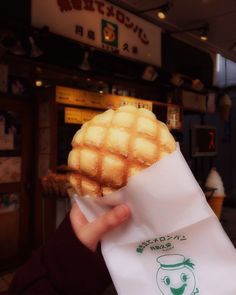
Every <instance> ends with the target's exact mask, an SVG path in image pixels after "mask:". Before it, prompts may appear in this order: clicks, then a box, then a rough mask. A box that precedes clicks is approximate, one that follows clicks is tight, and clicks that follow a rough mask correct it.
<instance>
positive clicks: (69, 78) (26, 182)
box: [0, 0, 236, 292]
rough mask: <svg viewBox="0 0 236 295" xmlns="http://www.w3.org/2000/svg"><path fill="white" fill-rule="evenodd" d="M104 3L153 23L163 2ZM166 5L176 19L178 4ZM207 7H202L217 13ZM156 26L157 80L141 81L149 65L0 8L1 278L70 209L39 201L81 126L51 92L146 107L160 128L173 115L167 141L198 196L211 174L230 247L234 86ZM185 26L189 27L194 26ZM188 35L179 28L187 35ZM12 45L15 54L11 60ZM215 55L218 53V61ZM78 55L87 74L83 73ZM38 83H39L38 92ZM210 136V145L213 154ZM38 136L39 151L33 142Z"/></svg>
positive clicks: (166, 28) (62, 199) (23, 5)
mask: <svg viewBox="0 0 236 295" xmlns="http://www.w3.org/2000/svg"><path fill="white" fill-rule="evenodd" d="M59 2H60V1H59ZM62 2H63V1H62ZM65 2H66V1H65ZM72 2H73V1H72ZM107 2H108V3H110V5H112V4H113V5H118V6H119V7H120V8H123V9H127V11H129V12H130V13H133V14H135V15H136V16H137V17H141V18H143V19H145V20H147V21H150V22H152V23H153V17H154V12H155V9H153V10H152V8H155V7H158V6H160V5H162V4H163V3H164V1H156V2H158V3H156V2H155V1H150V3H148V2H149V1H146V2H147V3H146V4H145V5H144V4H142V5H141V4H139V5H140V6H136V8H135V1H130V3H129V1H107ZM136 2H137V1H136ZM141 2H142V1H141ZM154 2H155V3H154ZM172 2H173V10H174V8H175V5H176V6H178V3H177V2H178V1H172ZM180 2H183V1H180ZM189 2H190V1H189ZM202 2H204V1H202ZM205 2H208V1H205ZM210 2H211V3H210ZM212 2H214V1H209V3H210V4H211V5H214V3H212ZM217 3H218V2H217ZM231 6H233V4H232V5H231ZM234 6H235V10H234V12H232V11H233V10H231V12H232V13H236V4H234ZM149 8H150V11H148V9H149ZM208 9H211V7H210V8H208ZM219 9H220V8H219ZM231 9H232V7H231ZM141 10H143V11H144V12H140V11H141ZM145 10H147V13H145ZM138 11H139V12H138ZM222 13H223V12H222ZM203 21H204V18H203ZM195 22H196V21H195ZM155 25H158V26H160V27H161V29H162V31H161V48H160V50H161V65H160V66H157V65H151V66H152V68H154V70H155V73H156V77H155V79H153V80H148V79H143V73H144V71H145V69H146V67H147V66H149V64H147V63H146V62H145V61H140V60H137V59H132V58H125V57H123V56H121V55H120V54H119V52H118V53H117V52H116V51H113V52H108V51H106V50H104V49H101V48H97V47H96V46H91V45H89V44H85V43H83V42H79V41H78V40H72V39H70V38H67V37H66V36H64V35H63V34H61V35H59V34H57V33H54V32H53V31H52V30H51V28H50V27H49V26H47V24H45V26H43V27H34V26H33V25H32V21H31V1H30V0H24V1H16V0H8V1H1V3H0V59H1V62H0V66H1V65H3V66H4V70H5V68H6V67H7V84H6V85H5V86H2V85H3V83H1V81H0V118H3V119H4V124H5V125H4V126H5V127H3V131H2V132H3V133H2V134H1V133H0V139H1V136H2V139H1V141H2V144H1V145H0V169H1V170H2V172H1V171H0V174H1V177H2V178H3V180H2V179H1V177H0V200H1V203H0V205H1V206H0V272H2V273H3V274H5V273H6V272H8V271H14V270H15V269H16V268H17V267H18V266H19V265H21V264H22V263H23V262H24V261H25V260H26V259H27V258H28V257H29V256H30V254H31V253H32V250H34V249H36V248H38V247H39V246H41V245H42V244H43V243H45V242H46V241H47V240H48V239H49V238H50V237H51V236H52V234H53V233H54V232H55V230H56V228H57V226H58V223H60V221H61V219H62V218H63V216H64V215H65V214H66V210H68V207H69V201H68V200H69V198H68V196H62V195H60V194H57V193H55V192H54V194H53V193H51V194H46V193H45V192H44V191H43V188H42V183H41V180H42V178H43V177H44V176H45V172H47V171H51V172H58V171H59V173H60V168H61V167H63V166H66V165H67V157H68V154H69V152H70V150H71V140H72V138H73V135H74V134H75V133H76V131H77V130H78V129H79V128H80V127H81V126H82V123H83V122H79V123H72V124H66V123H65V120H66V115H65V108H67V107H70V105H69V104H66V103H65V104H63V103H58V102H56V100H55V98H56V97H57V87H58V86H59V87H62V88H63V87H65V88H71V89H78V90H79V91H85V92H91V93H100V94H101V95H105V96H106V95H112V96H114V95H118V96H119V97H122V96H127V97H131V98H135V99H139V100H140V101H142V102H143V101H145V100H146V101H149V102H150V103H152V111H153V112H154V113H155V115H156V116H157V119H158V120H160V121H163V122H164V123H166V124H167V121H168V114H169V111H168V108H169V107H172V106H173V107H177V109H178V116H179V122H178V124H179V125H178V126H177V127H173V128H170V132H171V133H172V135H173V136H174V138H175V140H176V141H178V142H179V145H180V149H181V152H182V154H183V156H184V158H185V160H186V162H187V164H188V166H189V168H190V169H191V171H192V173H193V175H194V177H195V178H196V180H197V182H198V183H199V185H200V187H201V188H202V190H203V191H204V192H206V190H207V188H206V186H205V183H206V179H207V177H208V175H209V173H210V171H211V169H212V168H213V167H216V169H217V171H218V173H219V175H220V176H221V178H222V181H223V185H224V189H225V195H226V198H225V199H224V204H223V210H222V214H221V216H220V221H221V224H222V225H223V227H224V229H225V231H226V232H227V233H228V235H229V237H230V239H231V241H232V242H233V244H234V245H236V227H235V222H236V221H235V220H236V219H235V216H236V214H235V213H236V209H235V208H236V154H235V150H236V133H235V123H234V122H236V112H235V105H236V91H235V89H236V80H235V83H231V84H230V85H228V84H227V83H226V81H225V83H223V85H222V84H221V85H219V84H217V83H216V77H215V75H216V70H215V67H216V65H215V60H214V54H213V53H212V51H211V50H208V49H207V50H204V49H203V48H200V46H195V43H196V35H195V36H194V38H193V40H195V41H194V42H192V44H191V36H190V37H189V36H187V37H189V38H190V39H189V40H187V41H186V42H185V41H183V40H182V39H181V38H178V36H177V35H178V34H176V35H175V34H171V33H170V31H171V26H170V24H169V23H166V24H165V25H163V26H162V23H161V22H160V21H157V23H156V24H155ZM198 25H199V24H198V23H197V26H198ZM189 26H190V28H191V27H194V26H196V24H195V23H194V17H192V22H191V20H190V21H189ZM186 27H187V26H185V27H184V26H183V27H182V28H181V29H182V30H183V31H184V30H187V29H186ZM210 28H211V27H210ZM231 30H232V29H231ZM189 31H191V30H189ZM181 36H182V35H181ZM31 40H33V42H34V44H33V45H32V42H31ZM232 42H233V41H232ZM232 42H231V43H232ZM234 42H235V41H234ZM19 44H20V50H21V52H20V53H19V51H16V46H18V45H19ZM209 44H210V43H209ZM34 46H36V47H34ZM209 46H210V45H209ZM35 48H37V49H39V50H40V54H38V55H35V56H34V55H33V49H35ZM18 49H19V48H18ZM221 49H222V50H221V53H222V56H223V57H224V58H226V59H227V60H231V61H232V62H235V61H236V56H235V59H234V60H233V59H232V57H233V54H235V52H236V51H235V50H234V53H233V54H232V55H230V54H229V55H226V53H227V52H226V51H225V48H223V46H222V48H221ZM218 52H219V51H215V55H216V54H217V53H218ZM85 56H87V62H88V64H89V69H83V67H81V64H82V63H83V61H84V58H85ZM4 70H2V68H1V67H0V75H1V77H0V80H4V73H1V72H2V71H4ZM176 73H177V74H179V75H180V77H181V79H182V80H181V84H175V83H174V82H173V77H175V75H176ZM225 73H226V61H225ZM5 75H6V74H5ZM225 76H226V74H225ZM224 78H225V77H224ZM225 79H226V78H225ZM194 81H198V82H199V81H200V82H201V87H199V88H198V87H194V86H193V82H194ZM38 82H39V83H41V84H40V85H37V83H38ZM225 93H227V94H228V95H229V96H230V98H231V101H232V106H231V110H230V115H229V117H228V118H227V119H224V118H223V119H222V116H221V110H220V99H221V97H222V96H223V94H225ZM184 95H191V97H193V98H192V100H191V103H192V105H188V102H187V100H186V98H185V97H184ZM211 96H214V99H215V100H214V101H215V109H214V110H213V111H211V110H210V107H209V105H208V102H209V101H210V97H211ZM194 97H196V99H195V100H194ZM101 99H102V97H101ZM201 99H202V100H201ZM80 109H82V110H85V111H86V110H92V111H94V112H101V109H102V111H104V110H105V108H99V107H96V106H95V107H94V108H92V107H88V106H86V105H85V106H83V105H82V106H80ZM0 123H1V121H0ZM0 126H1V125H0ZM4 128H5V129H4ZM9 130H13V131H12V134H14V137H13V139H12V140H13V142H14V144H13V145H14V147H12V148H9V146H11V143H7V142H6V143H5V144H3V140H4V138H3V136H5V135H7V134H8V133H11V132H10V131H9ZM209 134H211V135H212V136H213V137H212V140H214V142H213V143H212V145H214V146H213V148H212V149H210V150H209V141H208V140H209V138H208V136H209ZM42 137H44V138H45V142H46V143H45V142H44V143H42V142H41V141H40V138H42ZM9 140H10V139H9ZM44 145H45V146H44ZM7 159H13V164H11V165H13V166H14V167H18V166H19V167H20V168H19V169H20V176H19V177H20V178H18V179H17V178H15V180H14V181H5V180H4V174H6V173H7V172H4V169H6V168H4V161H5V162H6V161H7ZM2 175H3V176H2ZM213 189H214V188H213ZM9 196H10V197H9ZM9 198H12V199H13V201H10V199H9ZM12 204H13V205H14V206H15V207H14V208H15V209H13V211H9V212H8V211H7V213H6V212H5V211H4V210H2V212H3V213H2V212H1V208H2V209H5V207H6V208H7V206H8V207H9V206H10V205H12ZM58 208H63V209H62V211H63V213H59V214H58V210H59V211H60V209H58ZM4 212H5V213H4ZM63 214H64V215H63ZM7 228H8V229H9V230H6V229H7ZM2 289H3V287H2ZM0 292H1V285H0Z"/></svg>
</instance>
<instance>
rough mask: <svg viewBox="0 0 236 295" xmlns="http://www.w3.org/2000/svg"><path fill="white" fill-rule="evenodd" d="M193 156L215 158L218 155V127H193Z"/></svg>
mask: <svg viewBox="0 0 236 295" xmlns="http://www.w3.org/2000/svg"><path fill="white" fill-rule="evenodd" d="M191 139H192V156H193V157H200V156H215V155H216V154H217V141H216V127H214V126H204V125H195V126H193V127H192V132H191Z"/></svg>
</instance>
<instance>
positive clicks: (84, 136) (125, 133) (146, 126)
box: [68, 106, 176, 197]
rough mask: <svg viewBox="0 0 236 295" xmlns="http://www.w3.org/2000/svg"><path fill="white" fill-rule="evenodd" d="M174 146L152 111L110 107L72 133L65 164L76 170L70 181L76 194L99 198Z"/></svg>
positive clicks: (167, 131)
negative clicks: (70, 146) (70, 145)
mask: <svg viewBox="0 0 236 295" xmlns="http://www.w3.org/2000/svg"><path fill="white" fill-rule="evenodd" d="M175 149H176V143H175V140H174V138H173V136H172V135H171V133H170V132H169V130H168V128H167V126H166V125H165V124H164V123H162V122H160V121H158V120H157V119H156V116H155V115H154V114H153V113H152V112H151V111H149V110H146V109H142V108H141V109H138V108H136V107H133V106H123V107H120V108H118V109H117V110H115V111H114V110H111V109H110V110H107V111H105V112H104V113H102V114H99V115H97V116H95V117H94V118H93V119H92V120H90V121H89V122H86V123H85V124H84V125H83V126H82V128H81V129H79V130H78V131H77V132H76V134H75V135H74V137H73V139H72V150H71V151H70V153H69V156H68V166H69V168H70V169H72V170H76V173H71V174H70V176H69V180H70V183H71V185H72V186H73V187H74V189H75V190H76V192H77V194H78V195H80V196H85V195H90V196H93V197H102V196H104V195H107V194H109V193H111V192H113V191H115V190H117V189H119V188H121V187H122V186H124V185H126V183H127V181H128V179H129V177H131V176H133V175H135V174H136V173H138V172H139V171H141V170H143V169H145V168H147V167H148V166H150V165H152V164H153V163H155V162H156V161H158V160H160V159H161V158H163V157H165V156H166V155H168V154H169V153H172V152H173V151H174V150H175Z"/></svg>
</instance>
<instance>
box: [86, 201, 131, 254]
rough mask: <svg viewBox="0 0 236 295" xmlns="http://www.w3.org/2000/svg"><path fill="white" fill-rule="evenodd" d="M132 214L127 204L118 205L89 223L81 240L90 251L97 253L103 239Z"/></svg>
mask: <svg viewBox="0 0 236 295" xmlns="http://www.w3.org/2000/svg"><path fill="white" fill-rule="evenodd" d="M130 214H131V212H130V209H129V207H128V206H127V205H126V204H121V205H118V206H116V207H114V208H113V209H111V210H110V211H108V212H106V213H105V214H104V215H102V216H100V217H98V218H97V219H96V220H94V221H93V222H91V223H87V224H86V226H85V227H84V228H83V230H82V232H81V234H80V238H81V239H82V240H83V243H84V244H86V246H87V247H88V248H89V249H91V250H93V251H95V250H96V248H97V244H98V242H99V241H100V240H101V239H102V237H103V236H104V235H105V234H106V233H107V232H109V231H110V230H112V229H114V228H116V227H117V226H119V225H120V224H122V223H123V222H124V221H125V220H127V219H128V218H129V216H130Z"/></svg>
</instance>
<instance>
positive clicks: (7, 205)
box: [0, 193, 19, 214]
mask: <svg viewBox="0 0 236 295" xmlns="http://www.w3.org/2000/svg"><path fill="white" fill-rule="evenodd" d="M18 209H19V195H18V194H17V193H0V214H3V213H8V212H13V211H16V210H18Z"/></svg>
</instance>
